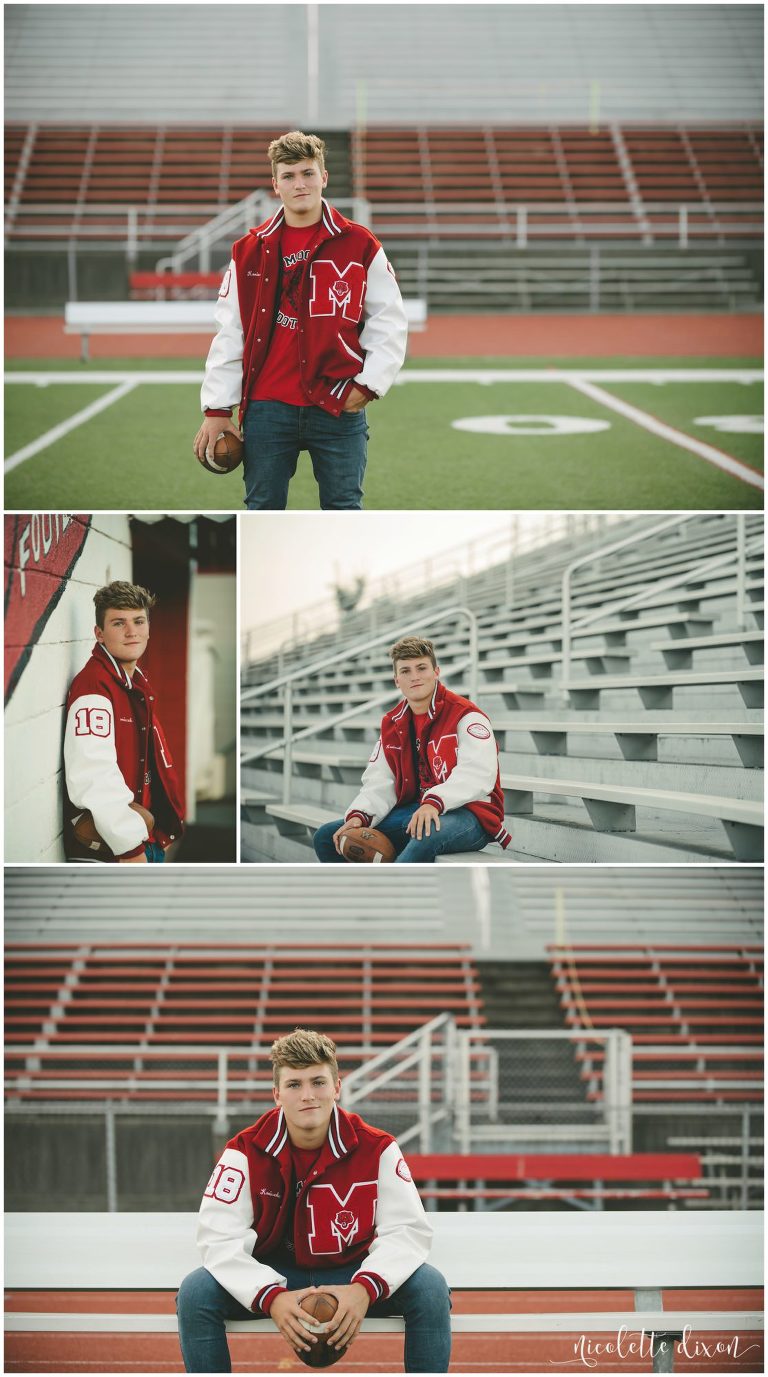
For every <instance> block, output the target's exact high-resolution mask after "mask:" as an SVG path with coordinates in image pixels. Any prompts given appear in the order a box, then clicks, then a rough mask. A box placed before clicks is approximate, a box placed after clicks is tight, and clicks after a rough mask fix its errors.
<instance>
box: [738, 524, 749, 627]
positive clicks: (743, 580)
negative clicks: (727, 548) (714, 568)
mask: <svg viewBox="0 0 768 1377" xmlns="http://www.w3.org/2000/svg"><path fill="white" fill-rule="evenodd" d="M746 603H747V514H746V512H737V513H736V625H737V627H738V628H739V630H743V629H744V627H745V626H746V621H747V610H746Z"/></svg>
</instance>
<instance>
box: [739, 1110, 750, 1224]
mask: <svg viewBox="0 0 768 1377" xmlns="http://www.w3.org/2000/svg"><path fill="white" fill-rule="evenodd" d="M749 1115H750V1111H749V1109H748V1108H747V1107H746V1106H745V1107H744V1109H742V1111H741V1208H742V1210H747V1209H749Z"/></svg>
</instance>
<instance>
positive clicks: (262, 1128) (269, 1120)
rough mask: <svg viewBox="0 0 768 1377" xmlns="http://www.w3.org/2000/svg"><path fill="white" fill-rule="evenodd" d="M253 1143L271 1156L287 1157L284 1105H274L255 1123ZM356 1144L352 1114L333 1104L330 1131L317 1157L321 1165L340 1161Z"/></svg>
mask: <svg viewBox="0 0 768 1377" xmlns="http://www.w3.org/2000/svg"><path fill="white" fill-rule="evenodd" d="M253 1142H254V1145H255V1146H256V1147H257V1148H259V1149H260V1150H261V1151H262V1152H264V1153H266V1155H267V1156H268V1157H275V1158H276V1159H278V1160H281V1159H282V1160H284V1161H285V1160H287V1159H288V1158H289V1155H290V1143H289V1140H288V1126H287V1124H286V1122H285V1115H284V1113H283V1111H282V1109H272V1110H270V1112H269V1113H268V1114H265V1115H264V1116H263V1118H261V1119H258V1120H257V1122H256V1123H255V1124H254V1134H253ZM356 1147H357V1134H356V1133H355V1129H354V1125H353V1123H352V1120H351V1119H350V1117H349V1115H348V1114H346V1113H345V1112H344V1110H343V1109H340V1108H339V1106H338V1104H334V1106H333V1113H332V1114H331V1118H330V1122H329V1124H328V1135H327V1137H326V1140H325V1142H324V1143H323V1146H322V1148H321V1149H320V1157H319V1158H318V1167H321V1166H326V1165H327V1164H328V1163H329V1162H334V1161H337V1162H338V1161H341V1159H342V1158H343V1157H348V1156H349V1153H350V1152H351V1151H352V1149H353V1148H356Z"/></svg>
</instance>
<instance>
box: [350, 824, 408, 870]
mask: <svg viewBox="0 0 768 1377" xmlns="http://www.w3.org/2000/svg"><path fill="white" fill-rule="evenodd" d="M339 849H340V850H341V854H342V856H343V857H344V860H345V861H350V862H351V864H352V865H390V864H391V863H392V861H394V859H395V856H396V855H397V852H396V851H395V848H394V846H393V845H392V843H391V841H390V840H389V837H385V836H384V833H383V832H378V831H377V830H376V828H375V827H352V828H350V830H349V832H345V833H344V835H343V836H342V837H340V838H339Z"/></svg>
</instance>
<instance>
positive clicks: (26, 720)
mask: <svg viewBox="0 0 768 1377" xmlns="http://www.w3.org/2000/svg"><path fill="white" fill-rule="evenodd" d="M5 520H6V570H5V574H6V603H7V605H9V606H10V604H8V594H9V585H10V586H11V592H12V594H13V596H14V604H13V606H14V613H15V614H14V616H13V618H11V617H10V616H8V617H7V620H6V655H7V656H8V657H9V658H10V656H11V655H15V654H18V653H19V651H20V650H21V651H22V655H23V654H24V647H22V646H21V644H20V643H21V641H22V640H23V641H24V645H25V647H26V649H27V650H28V656H27V658H26V663H22V661H20V662H19V673H18V677H17V680H16V682H15V684H14V685H13V687H12V692H11V696H10V698H9V699H8V700H7V701H6V710H5V859H6V861H63V860H64V848H63V845H62V792H63V765H62V737H63V728H64V703H65V701H66V695H67V688H68V686H69V683H70V681H71V680H72V678H73V677H74V675H75V674H76V673H77V672H78V670H79V669H81V668H82V666H83V665H84V664H85V662H86V660H87V659H88V656H89V655H90V653H91V647H92V645H93V624H94V610H93V595H94V593H95V592H96V589H97V588H100V587H101V586H102V585H103V584H105V583H110V582H111V581H112V579H130V578H131V567H132V562H131V541H130V531H129V522H128V517H127V516H112V515H110V516H99V515H97V516H93V517H88V516H78V517H71V518H70V517H67V516H53V517H52V516H48V515H34V516H26V515H21V516H16V517H6V519H5ZM9 525H10V526H12V527H13V534H14V535H15V540H14V543H13V551H14V553H13V554H11V555H10V556H9V545H8V540H9ZM78 539H81V540H82V545H81V549H80V552H79V553H78V554H77V555H76V557H75V559H74V563H72V564H71V565H70V564H69V562H68V560H67V559H66V558H65V559H64V561H62V558H61V552H62V549H63V548H65V546H66V543H67V542H74V541H76V540H78ZM9 559H10V563H9ZM34 599H37V604H36V606H35V608H34V610H33V611H30V606H29V605H30V604H31V603H32V601H33V600H34ZM46 599H48V603H47V606H48V607H50V605H51V603H53V602H54V600H55V606H53V610H51V611H50V614H49V615H48V617H47V620H45V623H44V625H40V622H41V621H42V619H43V617H44V616H45V604H46ZM36 613H40V616H38V617H37V619H36V620H35V621H33V620H32V619H33V618H35V614H36Z"/></svg>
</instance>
